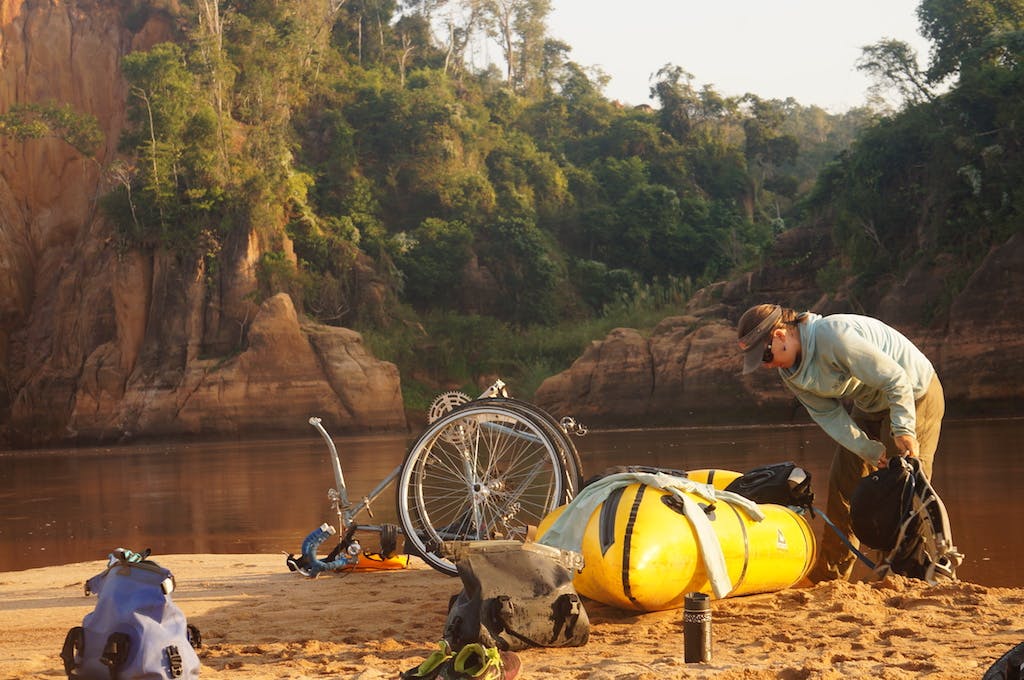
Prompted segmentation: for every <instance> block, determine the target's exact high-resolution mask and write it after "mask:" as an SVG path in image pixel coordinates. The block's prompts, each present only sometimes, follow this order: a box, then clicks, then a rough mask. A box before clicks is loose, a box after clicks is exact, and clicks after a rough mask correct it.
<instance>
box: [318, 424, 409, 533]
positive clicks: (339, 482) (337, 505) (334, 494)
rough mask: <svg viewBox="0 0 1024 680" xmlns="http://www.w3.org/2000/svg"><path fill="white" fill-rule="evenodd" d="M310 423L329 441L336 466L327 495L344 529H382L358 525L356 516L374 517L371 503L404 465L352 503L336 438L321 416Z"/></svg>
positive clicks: (333, 462) (377, 526)
mask: <svg viewBox="0 0 1024 680" xmlns="http://www.w3.org/2000/svg"><path fill="white" fill-rule="evenodd" d="M309 424H310V425H312V426H313V427H315V428H316V429H317V432H319V433H320V436H321V437H323V439H324V441H325V442H327V448H328V449H330V452H331V466H332V467H333V468H334V484H335V488H333V489H329V490H328V491H327V497H328V498H329V499H330V501H331V507H333V508H334V511H335V512H336V513H337V514H338V523H339V524H340V525H341V527H342V531H343V532H344V531H347V530H349V529H352V528H353V527H355V528H358V529H363V530H366V531H380V526H379V525H365V526H362V525H357V524H356V522H355V518H356V517H357V516H358V515H359V514H360V513H361V512H363V511H366V514H368V515H369V516H370V517H373V511H372V510H371V509H370V504H371V503H373V502H374V501H375V500H377V498H379V497H380V495H381V494H382V493H384V490H385V489H387V488H388V487H389V486H391V483H392V482H394V481H395V478H396V477H398V474H399V472H401V470H402V466H401V465H399V466H397V467H396V468H395V469H394V470H392V471H391V472H390V473H388V475H387V476H386V477H385V478H384V479H383V480H381V481H380V482H379V483H378V484H377V486H375V487H374V488H373V490H372V491H371V492H370V493H369V494H367V495H365V496H363V498H362V500H360V501H359V502H358V503H357V504H355V505H352V503H351V502H350V501H349V499H348V487H346V486H345V473H344V472H343V471H342V468H341V458H340V457H339V456H338V449H337V447H336V446H335V445H334V440H333V439H331V435H330V434H329V433H328V432H327V430H326V429H324V426H323V424H322V423H321V421H320V418H317V417H316V416H313V417H312V418H310V419H309Z"/></svg>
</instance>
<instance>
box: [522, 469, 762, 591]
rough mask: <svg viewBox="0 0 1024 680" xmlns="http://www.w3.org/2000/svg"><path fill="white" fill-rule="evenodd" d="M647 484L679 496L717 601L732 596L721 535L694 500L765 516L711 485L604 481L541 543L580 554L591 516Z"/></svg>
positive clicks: (657, 477)
mask: <svg viewBox="0 0 1024 680" xmlns="http://www.w3.org/2000/svg"><path fill="white" fill-rule="evenodd" d="M637 483H639V484H646V485H648V486H652V487H655V488H658V489H662V490H664V491H668V492H669V493H671V494H673V495H674V496H677V497H678V498H679V499H680V500H681V501H682V503H683V510H684V511H685V513H686V518H687V519H688V520H689V521H690V524H692V525H693V530H694V533H696V535H697V541H698V543H699V547H700V554H701V558H702V559H703V561H704V568H705V570H706V571H707V573H708V580H709V581H710V582H711V589H712V591H713V592H714V594H715V597H716V598H723V597H725V596H726V595H728V594H729V593H730V592H732V579H731V578H729V570H728V568H727V566H726V564H725V556H724V555H723V554H722V546H721V544H720V543H719V540H718V534H716V533H715V530H714V527H712V526H711V520H709V519H708V517H707V514H706V513H705V512H704V510H703V508H701V507H700V505H699V504H698V503H697V501H695V500H694V499H693V498H692V497H691V496H689V495H687V494H693V495H694V496H699V497H700V498H703V499H704V500H706V501H708V502H709V503H714V502H716V501H723V502H725V503H728V504H730V505H734V506H737V507H739V508H741V509H742V510H743V511H744V512H745V513H746V514H747V516H748V517H750V519H752V520H754V521H755V522H760V521H761V520H762V519H764V513H763V512H762V511H761V509H760V508H758V507H757V503H755V502H754V501H752V500H750V499H748V498H745V497H743V496H741V495H739V494H737V493H733V492H732V491H723V490H721V489H716V488H715V487H713V486H711V485H710V484H701V483H699V482H695V481H693V480H692V479H687V478H686V477H678V476H675V475H669V474H665V473H662V472H657V473H650V472H620V473H617V474H614V475H608V476H607V477H603V478H601V479H599V480H597V481H596V482H593V483H592V484H589V485H588V486H586V487H585V488H584V489H582V490H581V491H580V492H579V494H577V495H576V497H575V498H574V499H573V500H572V501H571V502H570V503H569V505H568V506H567V507H566V508H565V510H564V511H563V512H562V514H561V515H559V516H558V517H557V518H556V519H555V521H554V522H553V523H552V525H551V527H550V528H548V530H547V531H546V532H545V533H544V535H543V536H542V537H541V538H540V540H539V541H537V542H538V543H541V544H543V545H549V546H551V547H554V548H561V549H563V550H572V551H575V552H580V551H581V549H582V546H583V534H584V533H585V531H586V528H587V523H588V522H589V521H590V517H591V515H593V514H594V511H595V510H597V507H598V506H599V505H601V503H603V502H604V501H605V499H606V498H608V495H609V494H610V493H611V492H612V491H614V490H615V489H619V488H622V487H624V486H629V485H630V484H637Z"/></svg>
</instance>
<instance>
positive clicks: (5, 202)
mask: <svg viewBox="0 0 1024 680" xmlns="http://www.w3.org/2000/svg"><path fill="white" fill-rule="evenodd" d="M159 7H160V3H135V4H133V3H132V2H93V1H90V0H56V1H55V2H47V3H40V2H30V1H25V0H0V64H2V71H0V111H6V110H7V109H9V108H10V106H12V105H13V104H17V103H29V102H50V101H53V102H58V103H61V104H71V105H72V106H74V107H75V108H76V109H77V110H79V111H82V112H86V113H90V114H92V115H93V116H95V117H96V118H97V120H98V121H99V123H100V126H101V128H102V130H103V132H104V133H105V138H106V143H105V146H104V148H102V149H101V150H100V151H99V153H98V154H97V158H96V160H92V159H84V158H82V157H81V156H80V155H79V154H77V153H76V152H75V151H74V150H73V149H71V148H70V147H69V146H67V145H66V144H64V143H63V142H62V141H59V140H54V139H39V140H29V141H25V142H16V141H13V140H9V139H4V138H0V385H2V386H3V388H4V389H2V390H0V441H3V440H4V439H5V438H6V439H7V441H8V442H9V443H10V444H13V445H18V446H29V445H38V444H42V443H65V444H66V443H74V442H95V441H111V440H121V439H124V438H127V437H138V436H160V435H201V436H207V437H216V436H240V435H241V436H245V435H249V436H251V435H258V434H260V433H274V434H286V433H289V432H292V433H302V434H309V433H310V431H311V430H310V429H309V425H308V424H307V423H306V421H307V419H308V417H309V416H310V415H319V416H321V417H322V418H323V420H324V423H325V425H327V427H329V428H331V429H332V431H339V432H345V431H366V430H395V429H404V428H405V427H406V421H405V414H404V410H403V406H402V399H401V390H400V382H399V376H398V371H397V369H396V368H395V366H394V365H392V364H390V363H387V362H382V361H379V360H377V359H375V358H374V357H373V356H372V355H371V354H370V353H369V352H368V351H367V350H366V348H365V346H364V345H363V344H362V339H361V337H360V336H359V335H358V334H357V333H354V332H352V331H348V330H344V329H338V328H329V327H324V326H318V325H315V324H310V323H306V322H304V321H303V320H302V319H301V318H299V316H298V315H297V314H296V311H295V309H294V307H293V306H292V303H291V300H290V299H289V298H287V297H286V296H277V297H275V298H272V299H270V300H267V301H266V302H264V303H263V304H262V305H261V306H257V305H256V304H255V303H254V302H253V301H252V295H251V294H252V292H253V291H254V290H255V289H256V275H255V263H256V262H257V261H258V260H259V258H260V256H261V255H262V254H263V252H264V251H265V249H266V246H267V244H265V243H263V242H262V241H261V238H260V237H259V236H257V234H256V233H255V232H251V233H247V234H243V235H241V236H238V237H237V238H236V240H235V242H233V243H229V244H227V246H226V247H225V249H224V251H222V254H221V255H222V257H221V262H220V265H221V266H220V269H219V270H218V272H216V274H215V275H213V278H214V282H213V283H212V284H211V283H210V281H209V280H208V278H209V277H208V274H209V273H208V272H206V271H204V268H203V263H202V262H201V261H185V260H183V259H182V258H180V257H177V256H175V255H173V254H170V253H166V252H134V251H131V252H120V251H118V250H117V249H116V248H115V238H114V234H113V230H112V228H111V226H110V225H109V224H107V223H106V222H105V221H104V219H103V218H102V216H101V215H100V213H99V211H98V210H97V203H96V201H97V197H98V196H100V195H102V194H103V193H105V192H106V191H108V190H109V186H107V185H106V184H105V179H104V176H103V172H102V168H103V167H104V166H105V165H107V164H109V162H110V161H111V160H112V159H113V158H114V156H115V154H116V146H117V141H118V138H119V135H120V131H121V128H122V125H123V123H124V117H125V110H124V102H125V85H124V82H123V81H122V79H121V77H120V75H119V74H120V69H119V64H120V60H121V59H122V57H123V56H124V55H125V54H127V53H129V52H131V51H132V50H136V49H148V48H149V47H151V46H153V45H154V44H156V43H158V42H160V41H163V40H166V39H168V37H169V36H170V35H171V29H172V24H171V19H169V18H168V16H167V15H165V14H164V13H162V12H161V11H160V9H159ZM129 12H131V13H132V21H131V22H130V24H131V26H133V28H132V29H128V28H126V25H127V23H129V22H126V21H125V17H126V15H127V13H129ZM278 237H279V238H284V237H283V236H281V235H278ZM285 240H286V239H285Z"/></svg>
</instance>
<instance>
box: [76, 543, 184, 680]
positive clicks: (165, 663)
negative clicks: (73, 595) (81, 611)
mask: <svg viewBox="0 0 1024 680" xmlns="http://www.w3.org/2000/svg"><path fill="white" fill-rule="evenodd" d="M148 557H149V550H146V551H145V552H144V553H141V554H139V553H134V552H132V551H130V550H125V549H124V548H118V549H117V550H115V551H114V552H113V553H111V555H110V560H109V562H108V566H107V569H106V570H105V571H103V572H101V573H100V574H97V575H96V576H93V577H92V578H91V579H89V580H88V581H86V583H85V594H86V595H90V594H96V595H97V601H96V607H95V608H94V609H93V611H91V612H89V613H88V614H86V615H85V618H84V619H83V620H82V625H81V626H75V627H74V628H72V629H71V630H69V631H68V634H67V636H66V637H65V639H64V647H63V649H62V650H61V654H60V656H61V659H62V660H63V661H64V672H65V673H66V674H67V676H68V677H69V678H76V679H78V680H142V679H144V680H158V679H161V680H162V679H166V680H173V679H174V678H185V679H192V678H198V677H199V665H200V664H199V657H198V655H197V654H196V652H195V648H196V647H199V646H200V635H199V629H197V628H196V627H195V626H192V625H189V624H187V623H186V622H185V615H184V614H183V613H182V611H181V609H179V608H178V606H177V605H176V604H174V602H173V601H171V591H173V590H174V576H172V575H171V572H170V571H168V570H167V569H165V568H163V567H161V566H160V565H158V564H157V563H156V562H153V561H151V560H148V559H146V558H148Z"/></svg>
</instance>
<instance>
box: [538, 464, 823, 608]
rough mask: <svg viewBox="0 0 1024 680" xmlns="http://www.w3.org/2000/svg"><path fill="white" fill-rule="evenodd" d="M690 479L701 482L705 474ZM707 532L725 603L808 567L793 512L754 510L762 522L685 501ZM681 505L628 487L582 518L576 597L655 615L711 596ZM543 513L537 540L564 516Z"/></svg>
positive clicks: (804, 525) (806, 547)
mask: <svg viewBox="0 0 1024 680" xmlns="http://www.w3.org/2000/svg"><path fill="white" fill-rule="evenodd" d="M701 474H702V473H701V472H697V473H690V475H693V476H691V479H694V481H699V482H702V483H707V476H706V475H707V471H704V474H705V477H704V478H701ZM738 476H739V473H728V471H714V475H712V479H711V483H712V484H713V485H714V486H715V487H718V485H719V484H722V485H723V487H724V485H727V484H728V483H729V482H730V481H732V479H735V478H736V477H738ZM690 496H691V498H692V499H693V500H694V501H696V502H697V504H698V505H699V506H700V507H701V509H702V510H703V512H704V513H705V515H706V517H707V518H708V519H709V520H710V522H711V526H712V527H713V528H714V534H715V536H716V537H717V539H718V542H719V545H720V546H721V549H722V554H723V555H724V557H725V562H726V567H727V569H728V572H729V577H730V579H731V581H732V586H733V587H732V590H730V591H729V593H728V594H727V595H725V597H733V596H737V595H749V594H753V593H767V592H775V591H779V590H784V589H786V588H789V587H791V586H793V585H795V584H796V583H797V582H799V581H800V580H801V579H802V578H803V577H804V576H806V575H807V572H808V571H810V568H811V566H812V565H813V564H814V560H815V556H816V543H815V538H814V533H813V532H812V530H811V527H810V525H809V523H808V521H807V519H805V517H804V516H803V515H802V514H801V513H800V512H798V511H797V510H794V509H791V508H789V507H786V506H781V505H768V504H762V505H759V506H758V507H759V508H760V509H761V510H762V511H763V512H764V519H763V520H761V521H754V520H753V519H751V518H750V517H749V516H748V515H747V514H746V513H745V512H744V511H743V510H742V509H741V508H738V507H735V506H733V505H730V504H729V503H727V502H724V501H721V500H719V501H717V502H715V503H714V504H713V505H712V504H710V503H709V502H708V501H707V500H705V499H703V498H699V497H697V496H694V495H692V494H690ZM682 505H683V504H682V503H681V501H680V499H678V498H676V497H675V496H674V495H673V493H671V492H669V491H665V490H663V489H658V488H655V487H651V486H648V485H646V484H639V483H636V484H631V485H629V486H626V487H623V488H619V489H616V490H615V491H613V492H611V493H610V494H609V495H608V497H607V498H606V499H605V500H604V501H603V502H602V503H601V505H600V506H598V507H597V509H596V510H595V511H594V513H593V514H592V515H591V516H590V520H589V522H588V524H587V527H586V530H585V533H584V537H583V544H582V546H581V550H580V552H581V553H582V555H583V560H584V566H583V569H582V571H580V572H579V573H577V574H576V575H575V577H574V580H573V584H574V586H575V587H576V590H577V592H579V593H580V594H581V595H584V596H586V597H589V598H591V599H593V600H597V601H598V602H602V603H604V604H608V605H611V606H614V607H618V608H622V609H632V610H639V611H660V610H666V609H677V608H680V607H682V606H683V604H684V598H685V595H686V593H689V592H702V593H706V594H708V595H711V596H712V597H714V593H713V591H712V588H711V584H710V581H709V578H708V574H707V571H706V569H705V565H704V560H703V558H702V554H701V550H702V547H701V545H700V541H699V539H698V535H697V533H696V532H695V531H694V528H693V525H692V523H691V522H690V520H689V519H688V518H687V517H686V516H685V515H684V514H683V509H682ZM564 507H565V506H563V508H559V509H557V510H555V511H554V512H552V513H551V514H549V515H548V516H547V517H545V518H544V520H543V521H542V522H541V524H540V526H539V527H538V540H539V539H540V538H541V537H543V534H544V532H545V530H546V529H547V528H548V527H550V526H551V524H552V523H553V522H554V521H555V519H556V518H557V517H558V515H559V514H561V512H562V511H563V510H564Z"/></svg>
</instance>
